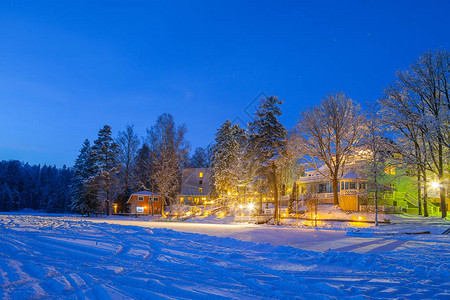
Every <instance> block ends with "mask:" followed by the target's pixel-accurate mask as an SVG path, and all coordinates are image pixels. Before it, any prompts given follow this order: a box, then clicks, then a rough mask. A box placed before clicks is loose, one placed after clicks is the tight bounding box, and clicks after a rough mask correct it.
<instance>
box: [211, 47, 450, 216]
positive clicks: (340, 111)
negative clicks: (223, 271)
mask: <svg viewBox="0 0 450 300" xmlns="http://www.w3.org/2000/svg"><path fill="white" fill-rule="evenodd" d="M449 73H450V55H449V51H447V50H436V51H429V52H426V53H424V54H423V55H421V56H420V57H419V59H418V60H417V61H416V62H414V63H413V64H412V65H411V66H410V67H409V68H408V69H406V70H404V71H398V72H397V74H396V75H395V80H394V81H393V82H392V83H391V84H390V85H389V86H388V87H387V88H385V89H384V91H383V96H382V98H381V99H379V100H378V101H377V102H376V103H370V104H366V105H365V107H364V109H362V108H361V105H360V104H359V103H358V102H357V101H355V100H353V99H351V98H349V97H347V96H346V95H345V94H344V93H342V92H335V93H331V94H329V95H327V96H325V97H324V98H323V99H322V101H321V103H320V104H319V105H316V106H313V107H310V108H308V109H306V110H305V111H303V112H301V113H300V117H299V120H298V122H297V124H296V126H295V127H294V128H293V129H291V130H289V131H287V130H286V129H285V128H284V126H283V125H282V124H281V123H280V122H279V120H278V118H279V117H280V116H281V109H280V105H281V104H282V103H283V102H282V101H281V100H279V99H278V98H277V97H275V96H270V97H267V98H265V99H262V100H261V102H260V105H259V108H258V109H257V111H256V113H255V117H254V120H253V121H252V122H250V123H249V124H247V127H246V128H242V127H241V126H240V125H238V124H232V122H230V121H226V122H225V123H223V125H222V126H221V127H220V128H219V129H218V130H217V133H216V139H215V145H214V147H213V159H212V167H213V175H212V179H213V180H212V182H213V187H214V192H215V193H216V195H217V197H219V198H221V199H226V200H228V201H230V199H232V198H233V197H232V196H233V195H234V196H235V195H239V194H240V191H241V190H242V189H245V191H244V193H246V194H252V195H258V197H259V198H260V199H262V198H263V197H269V198H272V199H275V200H276V199H279V194H280V191H281V194H285V189H286V187H287V186H289V185H290V184H292V181H293V176H292V175H293V174H297V176H298V174H301V173H302V172H303V171H304V170H308V169H313V170H316V171H317V172H318V173H320V174H322V175H323V176H324V177H325V178H328V179H329V180H330V181H331V182H332V190H333V198H334V203H335V204H336V205H337V204H338V201H339V196H338V181H339V179H340V178H341V177H342V175H343V172H344V169H345V166H346V164H347V163H348V162H349V160H350V159H351V158H352V157H353V156H354V155H355V153H356V152H357V151H358V150H360V149H367V150H370V153H371V155H370V158H369V159H368V161H367V166H366V172H368V174H367V175H368V178H369V180H368V185H369V190H370V191H372V192H373V193H374V194H375V199H376V198H377V194H378V192H384V191H386V186H385V185H384V184H383V183H382V178H381V177H383V174H384V172H383V171H384V169H385V167H386V163H387V162H389V164H393V165H396V166H399V167H401V168H403V169H405V170H408V172H407V174H405V175H407V176H410V177H415V178H416V180H417V198H418V204H419V214H424V215H425V216H428V209H427V203H428V190H429V188H430V183H431V181H436V182H437V187H438V188H439V203H440V209H441V212H442V217H446V202H445V201H446V200H445V198H446V195H447V192H446V189H448V185H449V182H448V181H449V177H450V129H449V128H450V127H449V120H450V96H449V95H450V93H449V84H450V79H449ZM394 154H396V155H394ZM283 175H287V176H283ZM291 193H292V194H293V193H298V190H297V189H296V188H295V185H294V186H293V187H292V189H291ZM230 196H231V197H230ZM292 198H294V197H293V195H291V199H292ZM261 202H262V201H260V203H261ZM277 203H278V201H275V216H277V214H278V206H277ZM375 203H377V201H375ZM260 209H261V205H260Z"/></svg>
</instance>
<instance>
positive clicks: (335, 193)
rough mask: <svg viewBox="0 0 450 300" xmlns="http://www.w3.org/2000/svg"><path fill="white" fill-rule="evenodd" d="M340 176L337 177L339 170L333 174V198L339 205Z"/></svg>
mask: <svg viewBox="0 0 450 300" xmlns="http://www.w3.org/2000/svg"><path fill="white" fill-rule="evenodd" d="M338 184H339V182H338V178H337V172H336V173H335V174H334V175H333V199H334V205H335V206H338V205H339V194H338Z"/></svg>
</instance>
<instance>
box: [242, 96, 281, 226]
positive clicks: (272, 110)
mask: <svg viewBox="0 0 450 300" xmlns="http://www.w3.org/2000/svg"><path fill="white" fill-rule="evenodd" d="M281 104H283V101H282V100H279V99H278V97H275V96H270V97H266V98H265V99H262V100H261V102H260V105H259V107H258V109H257V110H256V114H255V119H254V120H253V121H252V122H250V124H249V133H250V141H249V149H248V150H249V153H251V157H253V160H254V162H255V164H256V174H257V176H256V178H257V180H258V181H259V186H261V187H262V186H267V187H268V186H272V187H273V197H274V201H275V220H276V221H278V214H279V207H278V183H277V165H276V161H277V159H278V158H280V157H281V155H282V153H283V150H284V147H285V144H286V135H287V131H286V128H285V127H284V126H283V124H281V123H280V122H279V121H278V117H279V116H281V108H280V105H281ZM261 190H262V191H263V189H261ZM266 192H268V191H267V190H266ZM261 204H262V203H261ZM261 204H260V209H262V207H261V206H262V205H261Z"/></svg>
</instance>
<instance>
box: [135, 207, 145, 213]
mask: <svg viewBox="0 0 450 300" xmlns="http://www.w3.org/2000/svg"><path fill="white" fill-rule="evenodd" d="M136 211H137V212H144V208H143V207H142V206H138V207H136Z"/></svg>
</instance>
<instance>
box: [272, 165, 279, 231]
mask: <svg viewBox="0 0 450 300" xmlns="http://www.w3.org/2000/svg"><path fill="white" fill-rule="evenodd" d="M272 179H273V200H274V201H275V211H274V219H275V223H276V224H277V225H279V212H278V211H279V209H280V208H279V207H278V186H277V174H276V166H275V162H272Z"/></svg>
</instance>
